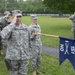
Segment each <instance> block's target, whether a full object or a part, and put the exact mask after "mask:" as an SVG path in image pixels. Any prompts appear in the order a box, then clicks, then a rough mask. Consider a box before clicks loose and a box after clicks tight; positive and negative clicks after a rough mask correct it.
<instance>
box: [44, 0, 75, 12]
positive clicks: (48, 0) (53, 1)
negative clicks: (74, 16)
mask: <svg viewBox="0 0 75 75" xmlns="http://www.w3.org/2000/svg"><path fill="white" fill-rule="evenodd" d="M43 3H44V4H45V5H46V6H48V7H49V8H50V9H51V10H54V11H60V12H62V13H74V12H75V0H44V1H43Z"/></svg>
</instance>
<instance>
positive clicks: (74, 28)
mask: <svg viewBox="0 0 75 75" xmlns="http://www.w3.org/2000/svg"><path fill="white" fill-rule="evenodd" d="M69 19H70V20H71V21H72V28H71V31H72V33H73V37H74V38H75V14H74V15H72V16H70V17H69Z"/></svg>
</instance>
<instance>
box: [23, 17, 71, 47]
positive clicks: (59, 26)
mask: <svg viewBox="0 0 75 75" xmlns="http://www.w3.org/2000/svg"><path fill="white" fill-rule="evenodd" d="M22 21H23V23H25V24H26V25H30V24H31V18H30V16H25V17H23V19H22ZM38 24H39V25H40V26H41V30H42V33H45V34H50V35H58V36H65V37H69V38H72V32H71V21H70V20H69V18H51V17H50V16H39V17H38ZM42 42H43V44H45V45H49V46H53V47H58V46H59V38H53V37H47V36H42Z"/></svg>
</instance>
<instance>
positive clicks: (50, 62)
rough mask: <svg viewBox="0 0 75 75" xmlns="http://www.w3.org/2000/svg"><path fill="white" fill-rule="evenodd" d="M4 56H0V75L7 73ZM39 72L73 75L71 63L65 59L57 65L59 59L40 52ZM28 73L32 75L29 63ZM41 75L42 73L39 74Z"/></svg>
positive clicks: (7, 74) (47, 74)
mask: <svg viewBox="0 0 75 75" xmlns="http://www.w3.org/2000/svg"><path fill="white" fill-rule="evenodd" d="M3 59H4V56H0V75H9V72H8V71H7V69H6V66H5V64H4V61H3ZM39 71H40V72H42V73H43V74H44V75H74V74H75V71H74V69H73V67H72V65H71V63H70V62H69V61H68V60H66V61H65V62H64V63H63V64H62V65H60V66H59V59H58V58H57V57H53V56H50V55H47V54H44V53H42V62H41V66H40V70H39ZM28 75H32V68H31V64H29V70H28ZM39 75H42V74H39Z"/></svg>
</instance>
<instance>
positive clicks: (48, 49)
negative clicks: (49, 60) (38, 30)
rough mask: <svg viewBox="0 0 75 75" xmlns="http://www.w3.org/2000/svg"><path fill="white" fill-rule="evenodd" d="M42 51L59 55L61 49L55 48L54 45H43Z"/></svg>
mask: <svg viewBox="0 0 75 75" xmlns="http://www.w3.org/2000/svg"><path fill="white" fill-rule="evenodd" d="M42 52H45V53H47V54H50V55H52V56H57V57H59V49H58V48H53V47H50V46H45V45H43V46H42Z"/></svg>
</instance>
